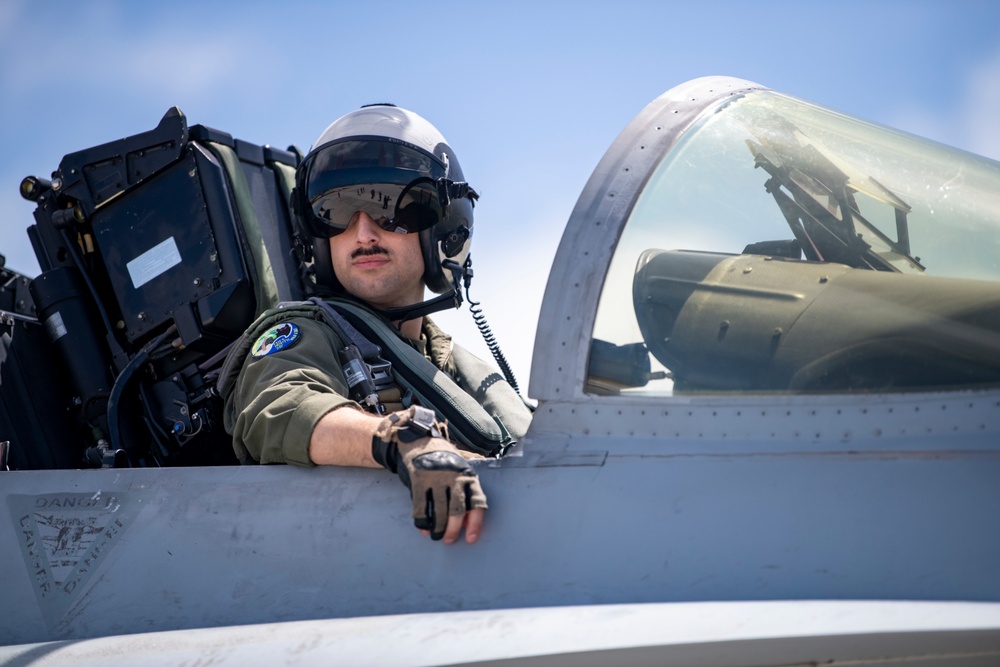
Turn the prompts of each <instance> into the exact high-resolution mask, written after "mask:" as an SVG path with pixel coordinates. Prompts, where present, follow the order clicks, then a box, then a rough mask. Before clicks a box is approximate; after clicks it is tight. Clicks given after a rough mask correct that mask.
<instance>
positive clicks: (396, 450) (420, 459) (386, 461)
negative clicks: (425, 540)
mask: <svg viewBox="0 0 1000 667" xmlns="http://www.w3.org/2000/svg"><path fill="white" fill-rule="evenodd" d="M447 438H448V433H447V429H446V428H445V425H444V424H441V423H440V422H438V421H436V420H435V419H434V411H433V410H429V409H427V408H422V407H419V406H413V407H410V408H407V409H406V410H400V411H399V412H394V413H392V414H391V415H389V416H388V417H386V418H385V419H383V420H382V423H381V424H379V426H378V429H376V431H375V435H374V436H372V456H373V457H374V458H375V460H376V461H377V462H378V463H379V465H382V466H383V467H385V468H388V469H389V470H391V471H392V472H394V473H396V474H397V475H399V479H400V480H402V482H403V484H405V485H406V487H407V488H408V489H410V497H411V498H412V499H413V524H414V525H415V526H416V527H417V528H420V529H421V530H429V531H431V538H432V539H435V540H440V539H441V538H442V537H443V536H444V531H445V527H446V526H447V524H448V516H449V515H452V516H461V515H462V514H465V513H466V512H468V511H469V510H471V509H479V508H482V509H486V494H484V493H483V488H482V487H481V486H480V485H479V476H478V475H476V471H475V470H473V469H472V466H470V465H469V464H468V462H467V461H466V460H465V459H464V458H463V457H462V455H461V453H459V450H458V448H457V447H455V445H453V444H451V443H450V442H448V439H447Z"/></svg>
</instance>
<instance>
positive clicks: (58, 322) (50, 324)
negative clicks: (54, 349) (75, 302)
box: [45, 310, 69, 343]
mask: <svg viewBox="0 0 1000 667" xmlns="http://www.w3.org/2000/svg"><path fill="white" fill-rule="evenodd" d="M45 331H46V332H48V334H49V340H51V341H52V342H53V343H54V342H56V341H57V340H59V339H60V338H62V337H63V336H65V335H66V334H68V333H69V332H68V331H66V325H65V324H64V323H63V318H62V315H61V314H60V313H59V311H58V310H57V311H56V312H54V313H52V314H51V315H49V317H48V319H46V320H45Z"/></svg>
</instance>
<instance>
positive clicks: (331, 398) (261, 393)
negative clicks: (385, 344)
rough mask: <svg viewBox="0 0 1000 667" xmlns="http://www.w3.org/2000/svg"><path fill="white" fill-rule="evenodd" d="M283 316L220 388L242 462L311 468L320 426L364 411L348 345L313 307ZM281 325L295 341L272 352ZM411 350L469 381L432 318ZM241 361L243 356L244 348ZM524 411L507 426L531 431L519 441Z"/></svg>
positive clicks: (287, 339)
mask: <svg viewBox="0 0 1000 667" xmlns="http://www.w3.org/2000/svg"><path fill="white" fill-rule="evenodd" d="M280 312H281V311H277V310H272V311H268V313H265V314H264V315H262V316H261V317H260V318H258V320H257V322H256V323H255V324H254V325H251V328H250V329H249V330H248V334H250V336H249V337H247V338H246V340H245V342H244V344H243V346H242V354H244V355H245V359H244V360H243V361H242V367H241V368H240V370H239V372H238V375H235V378H233V379H229V380H227V379H226V378H225V377H223V378H222V379H221V381H220V388H221V391H222V395H223V398H224V399H225V411H224V414H225V427H226V430H227V431H228V432H229V433H231V434H232V436H233V448H234V450H235V451H236V455H237V457H238V458H239V459H240V461H241V462H244V463H253V462H259V463H294V464H298V465H304V466H311V465H313V463H312V462H311V461H310V460H309V439H310V437H311V435H312V431H313V429H314V428H315V426H316V424H317V422H318V421H319V420H320V419H321V418H322V417H323V416H324V415H326V414H327V413H328V412H330V411H331V410H335V409H337V408H340V407H343V406H345V405H349V406H353V407H356V408H358V409H361V406H360V405H358V404H357V403H356V402H354V401H352V400H351V399H350V398H348V389H347V381H346V379H345V376H344V373H343V370H342V368H341V364H340V361H339V357H338V351H339V350H340V349H342V348H343V347H345V345H347V343H346V342H345V341H342V340H341V339H340V337H339V336H338V335H337V333H336V332H335V331H334V330H333V328H331V327H330V326H329V325H328V324H327V323H326V322H324V321H323V319H322V317H321V315H320V311H319V309H318V308H309V307H308V306H306V307H305V309H299V310H297V311H296V313H295V314H294V315H291V316H287V315H286V316H284V317H282V316H281V314H280ZM276 323H281V324H285V323H287V324H291V325H294V327H293V328H286V331H288V330H292V331H294V334H295V335H294V338H292V337H291V336H284V341H283V342H278V343H277V346H280V345H282V344H284V345H285V346H284V347H280V349H276V350H275V349H269V346H273V345H274V344H275V342H276V340H277V339H279V338H282V336H278V335H277V334H276V333H273V332H274V331H275V330H276V329H278V326H275V325H276ZM397 335H398V334H397ZM400 339H401V340H405V339H403V338H402V337H401V336H400ZM374 342H376V343H377V341H374ZM408 342H409V343H410V345H411V346H412V347H414V348H415V349H416V350H417V351H418V352H420V353H421V354H422V355H423V356H424V357H425V358H426V359H427V360H429V361H430V362H431V363H432V364H433V365H434V366H435V367H436V368H438V369H439V370H441V371H442V372H444V373H446V374H447V375H449V376H450V377H452V378H453V379H456V380H457V378H458V376H460V375H461V373H460V372H459V370H458V369H457V366H456V363H455V360H454V358H453V354H452V351H453V348H452V343H451V337H450V336H448V335H447V334H445V333H444V332H442V331H441V330H440V329H439V328H438V327H437V326H436V325H435V324H434V323H433V322H432V321H431V320H430V319H429V318H426V317H425V318H424V321H423V327H422V330H421V338H420V340H419V341H408ZM251 343H253V347H252V348H250V344H251ZM248 350H249V353H247V351H248ZM267 350H269V351H267ZM233 354H236V355H239V354H241V352H240V345H239V344H238V345H237V346H236V349H234V350H233V352H232V353H231V356H232V355H233ZM258 354H259V355H260V356H255V355H258ZM466 354H467V353H466ZM235 361H236V362H237V363H238V360H235ZM480 363H482V362H480ZM227 365H230V361H227ZM235 368H236V367H235V366H233V367H232V369H231V370H230V371H229V373H228V374H229V376H230V377H232V376H233V375H234V374H235V373H236V371H235ZM223 375H224V376H225V375H226V373H225V371H224V373H223ZM511 391H513V390H511ZM467 393H468V392H467ZM399 407H401V406H399ZM520 408H522V409H523V410H524V412H523V415H517V417H516V418H515V419H513V420H512V419H510V418H508V419H507V421H511V422H513V423H517V424H521V423H523V426H519V427H518V429H517V430H518V431H519V434H518V435H523V431H524V430H526V428H527V423H529V422H530V412H529V411H528V410H527V408H526V407H525V406H524V405H523V404H521V405H520ZM390 409H391V408H390ZM525 415H526V416H525Z"/></svg>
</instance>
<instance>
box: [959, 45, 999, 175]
mask: <svg viewBox="0 0 1000 667" xmlns="http://www.w3.org/2000/svg"><path fill="white" fill-rule="evenodd" d="M997 109H1000V50H998V51H996V52H995V53H994V54H993V55H992V56H991V57H990V58H988V59H987V60H984V61H983V62H982V63H980V64H979V65H977V66H976V67H975V68H974V69H973V70H972V72H971V74H970V75H969V78H968V81H967V82H966V93H965V96H964V100H963V105H962V110H961V117H960V120H959V123H960V125H959V126H960V127H961V128H962V132H963V134H964V135H965V136H964V137H963V143H964V144H965V145H966V146H968V148H969V150H971V151H973V152H976V153H980V154H981V155H985V156H987V157H990V158H993V159H994V160H1000V116H998V115H997Z"/></svg>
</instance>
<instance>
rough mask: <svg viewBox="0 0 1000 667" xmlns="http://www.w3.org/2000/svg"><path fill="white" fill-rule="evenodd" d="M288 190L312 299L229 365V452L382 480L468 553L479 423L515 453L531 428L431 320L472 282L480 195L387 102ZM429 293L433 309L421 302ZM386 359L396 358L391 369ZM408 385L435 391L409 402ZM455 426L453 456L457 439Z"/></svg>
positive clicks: (361, 113)
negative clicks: (394, 479) (392, 479)
mask: <svg viewBox="0 0 1000 667" xmlns="http://www.w3.org/2000/svg"><path fill="white" fill-rule="evenodd" d="M295 181H296V185H295V190H294V191H293V193H292V204H293V208H294V209H295V211H296V214H297V215H296V218H297V224H298V225H299V230H300V241H303V243H302V244H301V248H300V249H303V250H304V255H305V257H306V258H307V259H309V260H310V261H311V262H312V268H311V271H312V276H311V278H310V279H309V281H308V282H309V285H310V286H311V291H312V293H313V294H314V295H318V296H314V297H313V298H312V299H311V300H310V301H306V302H295V303H285V304H280V305H279V307H278V308H276V309H272V310H270V311H267V312H265V313H264V314H263V315H261V316H260V317H259V318H258V319H257V321H256V322H255V323H254V324H253V325H251V327H250V328H249V329H248V331H247V333H246V334H244V336H243V338H242V339H241V341H240V342H239V343H238V344H237V345H236V346H234V348H233V350H232V351H231V352H230V354H229V358H228V359H227V363H226V366H227V368H226V369H224V371H223V377H222V379H221V381H220V388H221V390H222V394H223V397H224V399H225V403H226V405H225V422H226V430H227V431H228V432H229V433H230V434H231V435H232V436H233V446H234V448H235V450H236V454H237V456H238V457H239V458H240V459H241V461H243V462H247V463H252V462H258V463H293V464H299V465H305V466H312V465H339V466H365V467H379V466H381V467H384V468H387V469H389V470H390V471H392V472H394V473H395V474H396V475H398V476H399V478H400V480H401V481H402V482H403V483H404V484H405V485H406V486H407V487H409V489H410V494H411V500H412V504H413V519H414V524H415V525H416V527H417V528H418V529H421V532H423V533H424V534H425V535H430V536H431V538H432V539H435V540H439V539H443V541H444V542H445V543H446V544H451V543H454V542H456V541H457V540H458V539H459V537H460V536H461V534H462V531H463V529H464V533H465V540H466V542H468V543H474V542H475V541H476V540H477V539H478V538H479V535H480V532H481V530H482V525H483V516H484V510H485V509H486V507H487V502H486V495H485V494H484V492H483V489H482V487H481V485H480V482H479V478H478V476H477V474H476V471H475V469H474V467H473V466H472V465H470V464H469V461H470V460H472V459H475V458H481V457H482V454H483V453H493V454H495V453H496V450H495V451H493V452H489V451H487V450H488V449H489V448H490V447H491V445H482V444H480V445H479V446H478V447H477V446H474V445H473V444H470V443H475V442H477V438H478V437H479V435H478V434H477V432H476V430H477V426H476V424H480V425H482V424H483V423H486V424H487V425H489V426H491V427H492V428H494V429H495V428H496V427H497V426H499V427H500V430H501V432H502V433H503V434H504V437H505V442H504V444H509V443H510V442H513V441H514V440H516V439H517V438H519V437H520V436H521V435H523V433H524V431H525V430H527V426H528V423H529V422H530V418H531V413H530V411H529V410H528V408H527V407H526V406H525V404H524V402H523V400H521V398H520V396H519V395H518V393H517V391H516V390H515V389H513V388H512V387H511V386H510V384H508V383H507V382H506V380H504V379H503V378H502V377H501V376H500V375H499V374H498V373H497V372H496V371H495V369H494V368H493V367H492V366H491V365H489V364H486V363H485V362H482V361H480V360H478V359H476V358H475V357H473V356H472V355H471V354H469V353H467V352H465V351H464V350H461V349H460V348H459V347H458V346H457V345H454V346H453V344H452V342H451V338H450V337H449V336H448V335H446V334H445V333H444V332H442V331H441V330H440V329H439V328H438V327H437V326H435V324H434V323H433V322H432V321H431V319H430V318H429V317H427V315H428V314H429V313H433V312H436V311H438V310H442V309H444V308H451V307H457V306H458V305H459V304H460V303H461V297H460V296H459V294H458V290H459V287H460V281H465V285H466V287H467V286H468V281H469V280H471V274H472V272H471V261H470V260H469V259H468V257H469V246H470V237H471V233H472V225H473V215H472V214H473V204H474V202H475V200H476V199H477V198H478V195H477V193H476V192H475V190H473V189H472V188H471V187H469V186H468V184H467V183H466V182H465V180H464V177H463V174H462V170H461V167H460V166H459V163H458V160H457V158H456V157H455V154H454V153H453V152H452V150H451V148H450V147H449V145H448V143H447V142H446V141H445V139H444V137H443V136H441V133H440V132H438V130H437V129H436V128H435V127H434V126H433V125H431V124H430V123H429V122H428V121H426V120H425V119H424V118H422V117H421V116H419V115H417V114H415V113H412V112H410V111H407V110H405V109H402V108H399V107H396V106H393V105H389V104H378V105H369V106H366V107H362V108H361V109H359V110H357V111H354V112H351V113H349V114H347V115H345V116H343V117H341V118H340V119H338V120H336V121H334V122H333V123H332V124H331V125H330V126H329V127H328V128H327V129H326V130H325V131H324V132H323V133H322V134H321V135H320V137H319V139H317V141H316V142H315V144H314V145H313V147H312V149H311V150H310V152H309V153H308V154H307V155H306V157H305V159H304V160H302V162H301V164H300V165H299V167H298V169H297V170H296V179H295ZM425 288H430V289H431V290H432V291H434V292H437V293H439V294H440V296H438V297H435V298H432V299H430V300H426V301H425V294H424V293H425ZM366 350H367V356H365V354H364V353H365V351H366ZM383 350H395V351H396V355H395V357H396V358H395V359H394V360H393V361H392V362H388V363H383V362H385V361H386V360H385V359H383V358H382V357H381V356H379V354H380V353H381V351H383ZM389 367H391V370H388V368H389ZM404 376H405V377H410V378H413V377H416V378H418V380H419V378H425V379H426V378H429V379H430V381H429V382H425V386H424V387H423V390H421V391H416V392H415V391H414V386H413V384H412V382H411V383H405V382H402V381H401V378H402V377H404ZM456 405H457V406H458V409H457V411H455V410H454V406H456ZM448 406H452V407H453V411H452V412H451V413H448V412H446V411H445V408H447V407H448ZM476 411H479V412H481V413H483V414H482V418H481V419H478V421H477V413H476ZM441 414H451V415H453V416H452V417H451V418H450V419H449V421H450V423H448V424H447V425H446V424H445V423H443V422H442V421H439V418H438V416H439V415H441ZM465 415H472V417H471V419H470V424H466V423H465V422H464V419H465ZM460 417H461V421H462V422H463V423H462V428H464V429H465V430H466V437H464V438H463V440H464V441H465V442H462V444H461V446H457V445H456V444H454V443H453V442H452V441H450V440H449V437H448V430H449V427H451V428H452V429H453V430H455V429H456V427H457V426H458V421H460V419H459V418H460ZM478 428H480V429H481V428H483V427H482V426H480V427H478ZM456 432H457V431H456ZM456 442H459V441H458V440H456ZM477 449H478V451H473V450H477Z"/></svg>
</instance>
